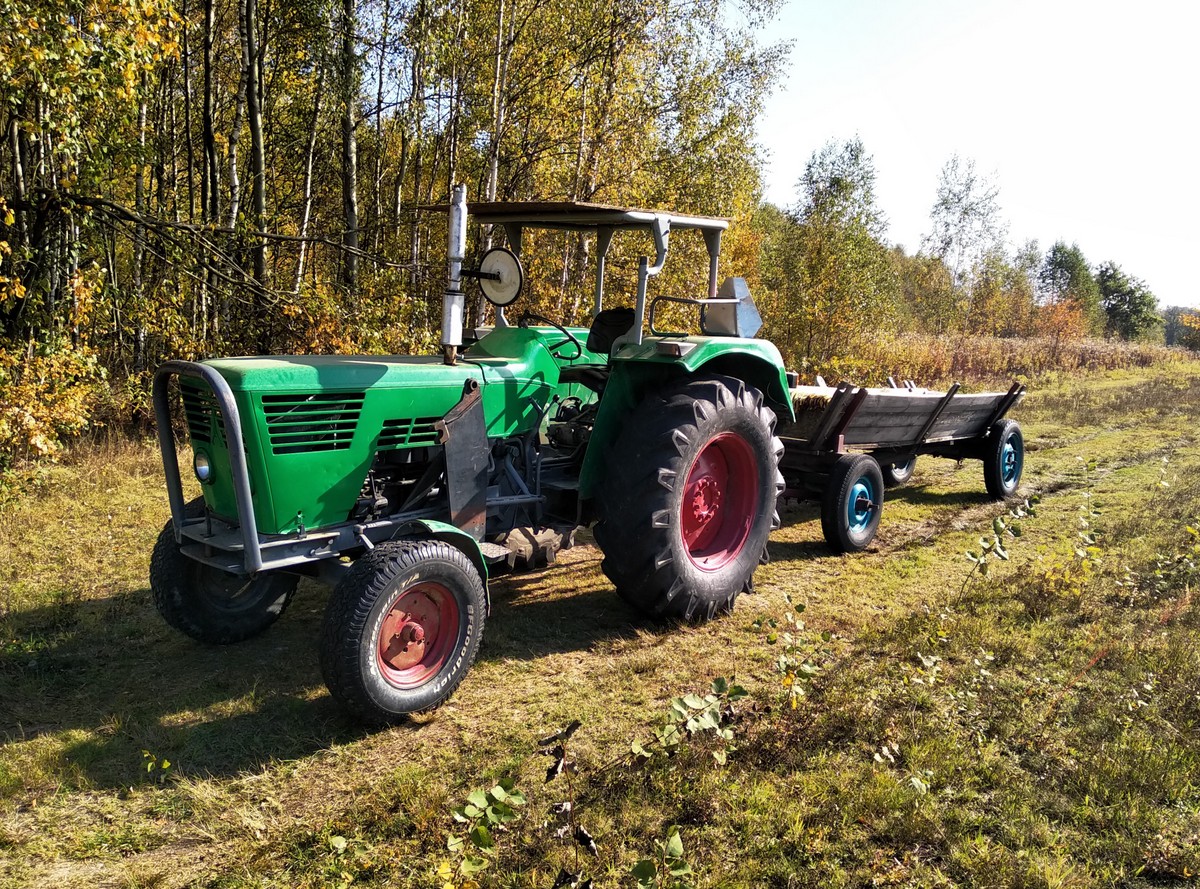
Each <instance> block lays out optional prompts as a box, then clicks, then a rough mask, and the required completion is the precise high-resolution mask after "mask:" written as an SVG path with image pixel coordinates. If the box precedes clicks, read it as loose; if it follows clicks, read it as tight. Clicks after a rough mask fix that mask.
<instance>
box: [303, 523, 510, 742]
mask: <svg viewBox="0 0 1200 889" xmlns="http://www.w3.org/2000/svg"><path fill="white" fill-rule="evenodd" d="M486 601H487V600H486V597H485V593H484V587H483V578H481V577H480V576H479V572H478V571H477V570H476V568H475V566H474V565H472V564H471V562H470V560H469V559H468V558H467V557H466V555H465V554H464V553H463V552H462V550H460V549H458V548H457V547H454V546H451V545H450V544H448V543H443V542H441V541H436V540H401V541H392V542H389V543H382V544H380V545H379V546H377V547H375V548H374V549H373V550H371V551H370V552H369V553H367V554H366V555H365V556H363V557H362V558H360V559H359V560H358V561H357V562H356V563H355V564H354V567H353V568H352V569H351V570H350V573H349V574H348V575H346V577H345V578H344V579H343V580H342V582H341V583H339V584H338V586H337V588H336V589H335V590H334V591H333V594H332V595H331V596H330V598H329V605H328V606H327V607H326V609H325V626H324V629H323V631H322V637H321V673H322V675H323V676H324V677H325V684H326V686H327V687H328V688H329V692H330V694H331V695H333V697H334V699H335V700H336V701H337V702H338V703H339V704H341V705H342V706H343V707H345V708H346V709H347V710H348V711H350V713H352V714H353V715H354V716H356V717H358V718H359V719H361V720H363V721H365V722H369V723H374V724H387V723H394V722H397V721H398V720H399V719H400V718H401V717H403V716H404V715H405V714H407V713H414V712H419V711H428V710H432V709H434V708H435V707H438V706H440V705H441V704H442V703H444V702H445V701H446V699H447V698H449V697H450V695H451V694H452V693H453V692H454V690H455V689H456V688H458V685H459V683H460V682H462V680H463V677H464V676H466V674H467V670H469V669H470V667H471V664H472V663H474V662H475V655H476V654H478V652H479V643H480V641H481V640H482V638H483V623H484V616H485V614H486V610H487V609H486Z"/></svg>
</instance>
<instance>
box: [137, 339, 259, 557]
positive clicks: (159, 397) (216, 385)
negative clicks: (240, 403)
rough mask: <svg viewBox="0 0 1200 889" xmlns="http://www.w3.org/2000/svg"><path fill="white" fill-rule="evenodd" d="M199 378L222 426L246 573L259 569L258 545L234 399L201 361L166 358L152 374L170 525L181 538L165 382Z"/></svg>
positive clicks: (175, 458) (176, 464)
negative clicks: (227, 451)
mask: <svg viewBox="0 0 1200 889" xmlns="http://www.w3.org/2000/svg"><path fill="white" fill-rule="evenodd" d="M173 376H178V377H180V378H183V377H189V378H195V379H200V380H203V381H204V382H205V383H207V384H208V386H209V388H210V389H211V390H212V393H213V399H214V401H215V403H216V407H217V411H218V416H219V417H220V419H221V422H222V423H223V424H224V427H225V438H226V443H227V444H228V448H229V469H230V472H231V474H232V475H233V494H234V498H235V499H236V501H237V518H238V526H239V527H240V528H241V529H242V557H243V558H242V567H243V568H244V569H245V571H246V573H247V574H255V573H257V572H258V571H261V570H262V567H263V558H262V547H261V546H260V544H259V540H258V525H257V523H256V522H255V519H254V503H253V502H252V500H251V495H250V470H249V467H247V465H246V449H245V444H244V443H243V441H242V424H241V418H240V417H239V415H238V408H237V402H235V401H234V400H233V392H232V391H231V390H230V388H229V384H228V383H226V382H225V378H224V377H222V376H221V375H220V374H219V373H217V372H216V371H215V370H213V369H212V368H211V367H208V366H207V365H204V364H197V363H196V362H194V361H168V362H166V363H165V364H163V365H162V366H160V367H159V368H158V370H157V371H156V372H155V374H154V418H155V421H156V422H157V424H158V448H159V450H160V451H161V452H162V461H163V471H164V473H165V474H166V477H167V499H168V500H169V501H170V503H171V525H172V526H173V527H174V529H175V540H176V542H178V543H182V542H183V527H184V524H185V523H186V515H185V510H184V506H185V504H184V501H183V480H182V479H181V478H180V475H179V458H178V456H177V451H176V449H175V433H174V431H173V430H172V428H171V402H170V398H169V389H168V385H167V384H168V383H169V382H170V379H171V377H173Z"/></svg>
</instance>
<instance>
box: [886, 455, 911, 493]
mask: <svg viewBox="0 0 1200 889" xmlns="http://www.w3.org/2000/svg"><path fill="white" fill-rule="evenodd" d="M879 468H880V470H881V471H882V472H883V485H884V487H885V488H898V487H900V486H901V485H905V484H908V480H909V479H911V478H912V477H913V473H914V472H916V471H917V458H916V457H909V459H908V461H907V462H906V463H888V464H887V465H886V466H883V465H881V466H880V467H879Z"/></svg>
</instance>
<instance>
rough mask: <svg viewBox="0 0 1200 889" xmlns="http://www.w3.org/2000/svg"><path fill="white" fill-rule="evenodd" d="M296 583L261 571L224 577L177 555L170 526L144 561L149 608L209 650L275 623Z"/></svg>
mask: <svg viewBox="0 0 1200 889" xmlns="http://www.w3.org/2000/svg"><path fill="white" fill-rule="evenodd" d="M185 514H186V515H187V516H188V517H189V518H194V517H198V516H201V515H203V514H204V501H203V500H199V499H197V500H193V501H192V502H191V503H189V504H188V505H187V507H186V508H185ZM299 582H300V579H299V578H298V577H296V575H294V574H282V573H280V572H278V571H273V572H272V571H264V572H260V573H259V574H257V575H255V576H254V577H243V576H240V575H237V574H230V573H229V572H227V571H222V570H221V569H220V568H214V567H213V566H211V565H205V564H204V563H203V562H197V561H196V560H195V559H190V558H188V557H187V556H185V555H184V554H183V553H182V552H180V549H179V544H178V543H176V542H175V532H174V530H173V528H172V527H171V523H170V522H167V524H166V527H164V528H163V529H162V532H161V533H160V534H159V535H158V541H157V542H156V543H155V544H154V553H153V555H151V557H150V591H151V593H152V594H153V596H154V606H155V608H157V609H158V613H159V614H161V615H162V617H163V620H165V621H166V622H167V623H168V624H169V625H171V626H172V627H174V628H175V629H176V630H179V631H180V632H181V633H184V634H185V635H188V636H191V637H192V638H193V639H198V640H199V641H201V642H208V643H211V644H214V645H230V644H232V643H234V642H242V641H244V640H246V639H249V638H251V637H253V636H257V635H258V634H259V633H261V632H263V631H264V630H266V629H267V627H269V626H271V624H273V623H275V621H277V620H279V616H280V615H281V614H283V612H284V610H285V609H286V608H287V607H288V603H290V602H291V601H292V596H293V595H294V594H295V592H296V586H297V584H298V583H299Z"/></svg>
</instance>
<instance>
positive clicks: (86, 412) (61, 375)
mask: <svg viewBox="0 0 1200 889" xmlns="http://www.w3.org/2000/svg"><path fill="white" fill-rule="evenodd" d="M103 381H104V371H103V369H102V368H101V367H100V365H99V363H98V361H97V360H96V356H95V355H94V354H93V353H92V352H91V351H90V350H87V349H75V348H72V347H71V346H70V344H69V343H67V342H64V341H59V342H55V343H51V344H48V345H44V346H30V347H26V348H19V349H5V348H3V347H0V471H7V470H9V469H11V468H12V467H14V466H16V465H19V464H20V463H23V462H28V461H31V460H45V459H54V458H55V457H56V456H57V455H58V454H59V453H60V452H61V451H62V448H63V445H64V443H65V442H66V440H67V439H69V438H71V437H73V436H75V435H78V434H79V433H80V432H82V431H83V430H84V429H86V428H87V427H88V424H89V422H90V420H91V409H92V404H93V402H94V400H95V399H96V397H97V395H98V393H99V391H100V386H101V383H102V382H103Z"/></svg>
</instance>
